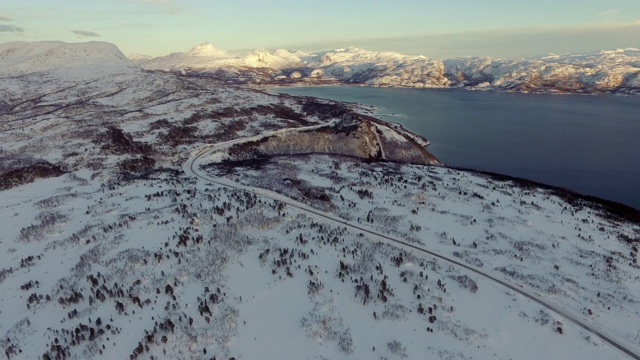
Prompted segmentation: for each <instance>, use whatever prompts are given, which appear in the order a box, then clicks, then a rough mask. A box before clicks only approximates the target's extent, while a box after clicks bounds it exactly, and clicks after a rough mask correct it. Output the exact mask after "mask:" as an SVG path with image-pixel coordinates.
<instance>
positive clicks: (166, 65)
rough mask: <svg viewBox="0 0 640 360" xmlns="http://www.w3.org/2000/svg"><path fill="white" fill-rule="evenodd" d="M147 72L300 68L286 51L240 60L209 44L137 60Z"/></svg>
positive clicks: (258, 52)
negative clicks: (238, 68) (186, 50)
mask: <svg viewBox="0 0 640 360" xmlns="http://www.w3.org/2000/svg"><path fill="white" fill-rule="evenodd" d="M136 62H137V63H138V64H140V65H141V66H143V67H144V68H145V69H148V70H163V71H184V70H189V71H208V70H212V69H218V68H234V67H246V68H272V69H278V70H279V69H286V68H294V67H301V66H303V64H302V62H301V61H300V58H299V57H298V56H296V55H295V54H292V53H290V52H288V51H286V50H283V49H278V50H275V51H266V50H262V49H258V50H254V51H252V52H250V53H248V54H245V55H241V56H233V55H231V54H229V53H227V52H225V51H222V50H219V49H217V48H215V47H214V46H213V45H212V44H210V43H205V44H200V45H198V46H196V47H194V48H193V49H191V50H190V51H189V52H187V53H174V54H170V55H167V56H163V57H158V58H154V59H137V60H136Z"/></svg>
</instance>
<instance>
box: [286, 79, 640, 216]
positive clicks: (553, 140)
mask: <svg viewBox="0 0 640 360" xmlns="http://www.w3.org/2000/svg"><path fill="white" fill-rule="evenodd" d="M274 91H276V92H282V93H288V94H292V95H303V96H315V97H319V98H327V99H334V100H340V101H348V102H357V103H362V104H367V105H373V106H376V107H378V110H377V114H376V116H377V117H379V118H381V119H383V120H387V121H391V122H397V123H400V124H402V125H403V126H404V127H405V128H407V129H408V130H410V131H412V132H414V133H417V134H420V135H422V136H424V137H426V138H427V139H428V140H429V141H430V142H431V146H429V148H428V149H429V151H430V152H431V153H433V154H434V155H435V156H437V157H438V158H439V159H440V160H441V161H443V162H444V163H446V164H448V165H451V166H457V167H463V168H471V169H477V170H484V171H491V172H496V173H501V174H506V175H511V176H516V177H521V178H526V179H531V180H534V181H538V182H542V183H546V184H550V185H554V186H560V187H564V188H568V189H571V190H574V191H577V192H580V193H583V194H589V195H594V196H597V197H600V198H604V199H608V200H614V201H618V202H621V203H624V204H627V205H631V206H633V207H635V208H640V97H621V96H606V95H602V96H587V95H539V94H517V93H500V92H483V91H468V90H461V89H390V88H370V87H346V86H344V87H341V86H336V87H293V88H278V89H274ZM398 114H402V115H403V116H401V117H399V116H397V115H398Z"/></svg>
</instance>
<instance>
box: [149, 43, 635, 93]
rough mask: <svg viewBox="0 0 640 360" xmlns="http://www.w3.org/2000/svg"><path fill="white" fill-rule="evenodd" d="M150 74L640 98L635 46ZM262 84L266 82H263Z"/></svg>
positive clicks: (256, 58)
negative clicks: (525, 55)
mask: <svg viewBox="0 0 640 360" xmlns="http://www.w3.org/2000/svg"><path fill="white" fill-rule="evenodd" d="M136 62H137V63H138V64H140V65H141V66H142V67H144V68H146V69H151V70H165V71H178V72H180V71H185V70H189V71H203V72H209V71H214V70H220V69H224V70H227V71H230V72H231V73H234V74H235V76H241V77H242V76H245V75H244V74H248V73H250V72H249V70H250V69H256V68H265V69H271V70H272V73H271V76H268V77H262V78H259V79H255V80H253V81H254V82H255V83H258V82H260V83H264V82H265V81H267V82H275V83H282V82H283V81H288V79H295V80H296V81H298V82H301V83H304V84H307V85H309V84H314V82H319V80H320V79H324V80H325V81H338V82H341V83H344V84H360V85H369V86H382V87H409V88H447V87H464V88H469V89H474V90H502V91H519V92H542V93H567V92H570V93H622V94H638V93H640V89H639V87H638V86H637V81H636V80H635V79H636V78H637V76H635V75H637V73H638V72H640V68H638V64H640V51H638V50H637V49H633V48H628V49H615V50H602V51H598V52H593V53H587V54H550V55H547V56H541V57H538V58H529V59H519V58H513V59H500V58H489V57H463V58H453V59H444V60H440V59H430V58H428V57H425V56H412V55H403V54H400V53H395V52H376V51H368V50H364V49H359V48H353V47H350V48H344V49H336V50H329V51H320V52H316V53H303V52H299V51H295V52H290V51H287V50H283V49H277V50H274V51H268V50H264V49H257V50H254V51H252V52H249V53H247V54H242V55H240V56H237V57H235V58H233V57H231V56H229V55H228V54H226V53H225V52H222V51H220V50H217V49H215V48H214V47H213V45H211V44H203V45H200V46H198V47H195V48H194V49H193V50H192V51H190V52H189V53H186V54H181V53H178V54H171V55H168V56H164V57H158V58H155V59H150V60H136ZM258 80H259V81H258Z"/></svg>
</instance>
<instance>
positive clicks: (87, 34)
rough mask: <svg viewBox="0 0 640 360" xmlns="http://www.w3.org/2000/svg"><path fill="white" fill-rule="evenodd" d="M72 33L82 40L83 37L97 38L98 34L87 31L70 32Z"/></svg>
mask: <svg viewBox="0 0 640 360" xmlns="http://www.w3.org/2000/svg"><path fill="white" fill-rule="evenodd" d="M71 32H72V33H74V34H76V35H78V37H79V38H83V37H99V36H100V34H98V33H95V32H93V31H87V30H71Z"/></svg>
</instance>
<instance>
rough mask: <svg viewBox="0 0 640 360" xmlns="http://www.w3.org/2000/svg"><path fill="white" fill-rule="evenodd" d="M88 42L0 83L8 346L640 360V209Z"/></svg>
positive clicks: (342, 108)
mask: <svg viewBox="0 0 640 360" xmlns="http://www.w3.org/2000/svg"><path fill="white" fill-rule="evenodd" d="M45 45H46V46H45ZM30 46H32V47H34V48H42V47H48V46H49V45H48V44H38V43H34V44H31V45H30ZM77 48H80V49H83V50H82V51H76V52H74V56H67V55H65V54H67V53H68V50H67V47H66V46H64V44H63V45H61V46H56V49H58V50H59V52H58V51H52V52H50V51H49V50H47V51H46V53H47V54H48V55H47V59H48V60H47V61H50V63H51V64H52V65H51V66H53V67H52V68H47V67H46V66H45V62H42V61H41V60H42V59H41V57H40V56H41V54H42V51H40V50H38V51H34V52H33V55H31V56H29V55H27V54H26V52H24V51H22V50H20V51H22V52H21V54H23V55H21V59H22V61H25V62H26V63H32V64H39V66H34V72H29V71H28V69H25V70H24V72H23V73H21V75H20V76H14V75H13V74H12V73H10V74H8V75H6V74H5V73H1V74H0V91H2V93H1V95H0V228H1V229H2V231H0V293H2V296H1V297H0V351H1V352H2V353H3V354H4V356H5V357H6V358H7V359H11V360H14V359H38V358H40V359H58V358H61V359H76V358H77V359H123V358H130V359H141V358H151V357H153V358H154V359H165V358H170V359H210V358H216V359H230V358H235V359H258V358H260V359H276V358H286V359H289V358H293V359H326V358H329V359H336V358H353V359H368V358H387V359H414V358H435V359H471V358H483V359H484V358H498V359H512V358H517V359H539V358H563V357H566V358H580V359H626V358H628V355H633V356H635V357H637V356H639V355H640V350H639V349H638V348H639V346H638V344H639V343H638V334H637V332H638V321H637V319H638V318H639V316H640V308H639V307H638V306H637V304H638V303H639V302H640V286H638V284H639V282H640V278H639V277H638V271H639V269H640V268H639V267H638V255H639V250H638V248H639V247H640V213H639V212H638V211H637V210H634V209H630V208H627V207H624V206H622V205H619V204H612V203H608V202H606V201H596V200H593V199H591V200H589V199H588V198H585V197H583V196H580V195H578V194H574V193H571V192H569V191H567V190H562V189H554V188H549V187H544V186H536V185H535V184H532V183H530V182H526V181H522V180H518V179H510V178H505V177H502V176H495V175H487V174H478V173H474V172H468V171H459V170H455V169H450V168H447V167H440V166H430V165H428V164H437V161H436V160H435V159H434V158H433V157H432V156H430V154H428V153H427V152H426V150H425V149H424V147H423V146H424V145H426V144H427V141H426V140H425V139H421V138H419V137H417V136H413V135H412V134H410V133H409V132H408V131H406V130H404V129H402V128H400V127H398V126H394V125H392V124H389V123H385V122H382V121H380V120H376V119H374V118H371V116H370V115H371V114H370V113H366V110H365V109H363V108H362V107H359V106H357V105H355V104H342V103H338V102H333V101H324V100H318V99H312V98H301V97H294V96H290V95H274V94H269V93H266V92H263V91H259V90H255V89H251V88H248V87H237V86H225V84H224V83H222V82H215V81H212V80H211V78H209V77H202V76H191V75H190V74H189V73H186V74H185V75H180V76H178V75H176V74H172V73H166V72H151V71H142V70H141V69H139V68H136V67H135V66H133V67H131V66H129V65H130V63H129V62H126V61H124V62H123V61H122V60H121V59H120V57H119V56H115V57H114V56H113V55H114V54H116V55H117V54H119V51H118V52H114V51H113V48H112V47H111V46H104V45H102V44H95V43H91V44H83V45H80V44H78V45H77V47H74V49H77ZM20 51H17V50H16V52H18V53H20ZM347 51H352V52H358V51H356V50H347ZM3 54H4V56H3V58H2V59H0V68H4V67H8V66H13V65H12V64H14V62H15V58H12V57H11V56H10V54H8V53H7V52H3ZM206 56H207V55H205V57H206ZM279 56H280V57H285V56H287V55H286V54H281V55H279ZM296 56H298V58H300V57H301V56H302V57H305V55H304V54H300V55H296ZM340 56H344V57H345V58H343V59H342V60H341V61H342V63H343V64H346V63H347V62H349V61H351V60H349V59H348V58H347V55H345V54H343V53H342V54H340ZM381 56H382V57H385V56H387V55H381ZM392 58H393V56H392V57H389V58H387V60H385V61H391V60H392ZM53 59H66V61H67V62H68V63H67V64H65V66H66V69H67V70H64V71H58V70H57V68H56V67H57V66H59V65H60V63H59V61H60V60H56V61H53ZM5 61H6V63H5ZM112 63H113V64H112ZM123 64H125V65H123ZM127 64H129V65H127ZM332 64H333V62H329V63H328V64H327V65H326V66H331V65H332ZM111 66H112V68H113V69H121V70H126V71H120V70H118V71H116V72H112V73H111V76H103V73H100V69H102V68H106V69H109V68H110V67H111ZM123 66H124V67H123ZM74 69H77V71H78V73H77V76H74ZM89 69H93V70H94V72H93V75H91V72H89V71H88V70H89ZM42 74H48V75H47V77H46V79H45V80H46V81H43V76H42ZM381 160H386V161H381ZM488 161H490V159H489V160H488ZM409 162H411V163H412V164H409ZM612 343H613V344H615V345H616V346H614V345H612Z"/></svg>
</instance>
